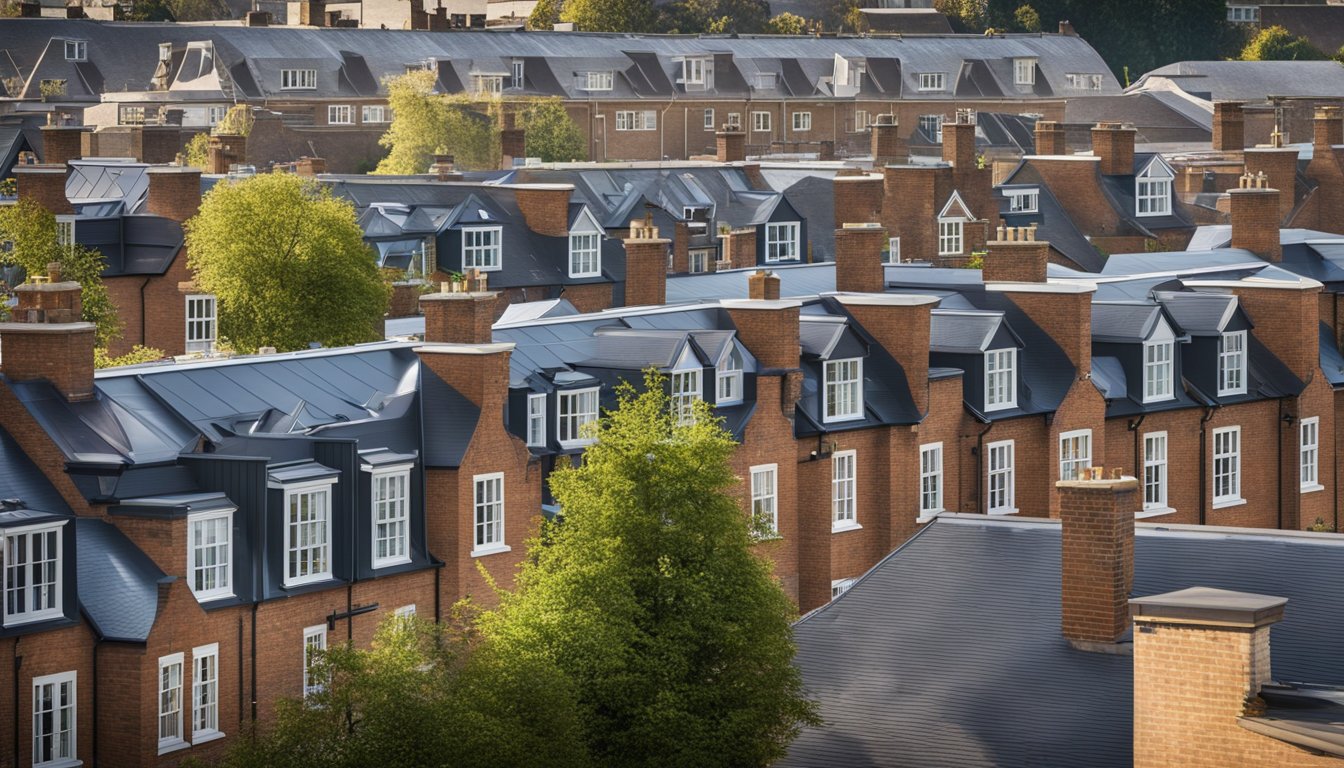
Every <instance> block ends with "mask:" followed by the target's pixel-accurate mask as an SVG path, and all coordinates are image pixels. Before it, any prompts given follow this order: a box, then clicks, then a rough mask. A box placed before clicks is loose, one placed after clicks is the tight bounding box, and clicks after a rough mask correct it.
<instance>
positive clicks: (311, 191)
mask: <svg viewBox="0 0 1344 768" xmlns="http://www.w3.org/2000/svg"><path fill="white" fill-rule="evenodd" d="M185 228H186V233H187V264H188V266H189V267H191V269H192V271H193V273H194V274H195V278H196V283H197V285H198V286H199V287H200V289H201V291H202V292H204V293H213V294H214V295H215V297H216V301H217V302H218V310H219V333H220V335H221V336H224V337H226V338H228V339H229V340H230V341H231V342H232V343H233V345H234V346H235V347H236V348H237V349H238V350H239V351H242V352H253V351H255V350H256V349H257V348H258V347H263V346H272V347H275V348H276V349H278V350H281V351H285V350H295V349H304V348H307V347H308V345H309V344H310V343H314V342H315V343H319V344H322V345H323V346H328V347H334V346H344V345H348V344H355V343H359V342H365V341H373V340H376V339H379V338H381V337H382V317H383V315H384V314H385V313H386V311H387V301H388V293H389V288H388V286H387V285H386V283H385V282H384V281H383V279H382V276H381V275H380V274H379V272H378V268H377V266H376V265H375V263H374V257H373V254H372V253H371V252H370V250H369V248H368V247H367V246H366V245H365V244H364V239H363V232H362V231H361V230H360V228H359V224H358V223H357V222H356V219H355V210H354V208H353V207H352V206H351V205H350V203H348V202H346V201H344V200H338V199H336V198H334V197H332V195H331V193H330V191H328V190H327V189H326V188H324V187H322V186H320V185H318V184H316V183H315V182H313V181H312V180H310V179H304V178H301V177H299V176H295V175H293V174H281V173H265V174H258V175H256V176H252V177H249V178H245V179H242V180H239V181H225V182H221V183H219V184H216V185H215V186H214V187H213V188H212V189H211V190H210V192H209V193H207V194H206V196H205V198H204V199H203V200H202V201H201V210H200V213H198V214H197V215H196V216H195V217H193V218H192V219H191V220H190V221H188V222H187V224H186V227H185Z"/></svg>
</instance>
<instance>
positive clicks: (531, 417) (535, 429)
mask: <svg viewBox="0 0 1344 768" xmlns="http://www.w3.org/2000/svg"><path fill="white" fill-rule="evenodd" d="M527 444H528V446H529V447H532V448H542V447H545V445H546V395H545V394H537V395H528V396H527Z"/></svg>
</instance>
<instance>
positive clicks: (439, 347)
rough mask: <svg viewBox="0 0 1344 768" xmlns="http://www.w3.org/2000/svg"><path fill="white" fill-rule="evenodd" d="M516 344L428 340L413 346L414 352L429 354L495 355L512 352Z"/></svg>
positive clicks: (509, 342) (510, 342)
mask: <svg viewBox="0 0 1344 768" xmlns="http://www.w3.org/2000/svg"><path fill="white" fill-rule="evenodd" d="M516 346H518V345H517V344H515V343H514V342H512V341H496V342H490V343H488V344H449V343H447V342H429V343H425V344H421V345H419V346H417V347H416V348H415V351H416V354H422V355H424V354H430V355H495V354H499V353H500V352H512V351H513V348H514V347H516Z"/></svg>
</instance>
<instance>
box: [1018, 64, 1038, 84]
mask: <svg viewBox="0 0 1344 768" xmlns="http://www.w3.org/2000/svg"><path fill="white" fill-rule="evenodd" d="M1035 84H1036V59H1026V58H1024V59H1013V85H1035Z"/></svg>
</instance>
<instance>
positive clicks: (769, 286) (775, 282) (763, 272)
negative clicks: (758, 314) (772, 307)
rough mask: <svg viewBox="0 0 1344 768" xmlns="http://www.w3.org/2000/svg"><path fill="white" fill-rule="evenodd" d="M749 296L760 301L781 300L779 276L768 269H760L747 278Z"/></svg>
mask: <svg viewBox="0 0 1344 768" xmlns="http://www.w3.org/2000/svg"><path fill="white" fill-rule="evenodd" d="M747 296H748V297H750V298H752V299H755V300H757V301H760V300H762V299H764V300H766V301H776V300H778V299H779V275H776V274H775V273H774V272H771V271H770V270H768V269H758V270H756V271H755V272H752V273H751V274H750V275H748V276H747Z"/></svg>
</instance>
